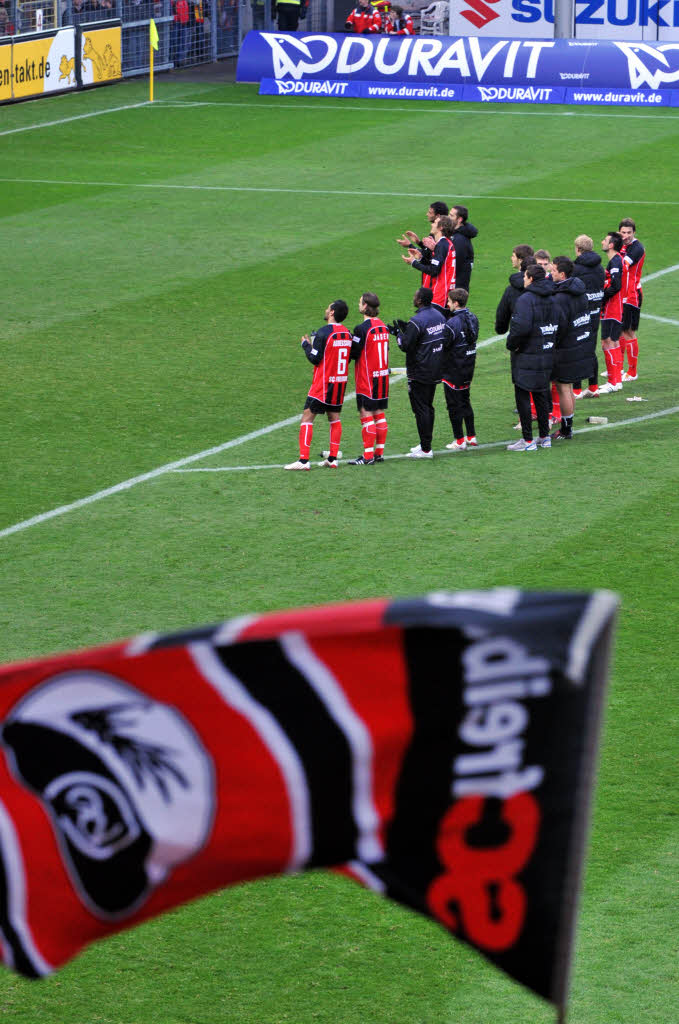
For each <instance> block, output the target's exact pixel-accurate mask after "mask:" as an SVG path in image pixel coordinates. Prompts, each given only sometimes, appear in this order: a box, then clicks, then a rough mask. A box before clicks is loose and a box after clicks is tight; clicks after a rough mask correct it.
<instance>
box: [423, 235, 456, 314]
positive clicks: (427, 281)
mask: <svg viewBox="0 0 679 1024" xmlns="http://www.w3.org/2000/svg"><path fill="white" fill-rule="evenodd" d="M422 287H423V288H431V290H432V291H433V293H434V298H433V299H432V301H433V302H435V303H436V305H437V306H441V308H442V309H445V308H446V306H447V304H448V292H449V291H450V289H451V288H454V287H455V246H454V245H453V240H452V238H446V237H445V236H444V237H442V238H439V240H438V242H437V243H436V247H435V248H434V251H433V253H432V254H431V262H430V263H429V264H428V265H427V267H423V268H422Z"/></svg>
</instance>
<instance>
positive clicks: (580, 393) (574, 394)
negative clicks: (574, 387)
mask: <svg viewBox="0 0 679 1024" xmlns="http://www.w3.org/2000/svg"><path fill="white" fill-rule="evenodd" d="M582 397H583V392H582V391H579V392H578V394H577V395H576V393H575V391H574V392H573V398H574V399H575V401H576V402H577V400H578V399H579V398H582Z"/></svg>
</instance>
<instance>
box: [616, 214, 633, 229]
mask: <svg viewBox="0 0 679 1024" xmlns="http://www.w3.org/2000/svg"><path fill="white" fill-rule="evenodd" d="M620 228H631V229H632V231H636V230H637V226H636V224H635V223H634V221H633V220H632V218H631V217H623V219H622V220H621V221H620V223H619V224H618V231H619V230H620Z"/></svg>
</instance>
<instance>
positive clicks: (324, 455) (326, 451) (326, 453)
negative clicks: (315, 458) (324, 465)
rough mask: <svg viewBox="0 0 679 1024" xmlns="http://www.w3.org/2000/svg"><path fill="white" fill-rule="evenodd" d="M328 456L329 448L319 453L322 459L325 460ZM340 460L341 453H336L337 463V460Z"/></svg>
mask: <svg viewBox="0 0 679 1024" xmlns="http://www.w3.org/2000/svg"><path fill="white" fill-rule="evenodd" d="M329 454H330V449H329V448H324V449H323V451H322V452H321V458H323V459H327V457H328V455H329ZM341 458H342V453H341V452H338V453H337V459H338V461H339V459H341Z"/></svg>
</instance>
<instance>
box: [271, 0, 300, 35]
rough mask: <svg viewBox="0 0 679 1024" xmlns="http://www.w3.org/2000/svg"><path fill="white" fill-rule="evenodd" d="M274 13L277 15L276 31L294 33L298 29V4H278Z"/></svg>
mask: <svg viewBox="0 0 679 1024" xmlns="http://www.w3.org/2000/svg"><path fill="white" fill-rule="evenodd" d="M276 11H277V13H278V31H279V32H296V31H297V29H298V27H299V12H300V4H286V3H285V2H283V3H279V4H278V6H277V8H276Z"/></svg>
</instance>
